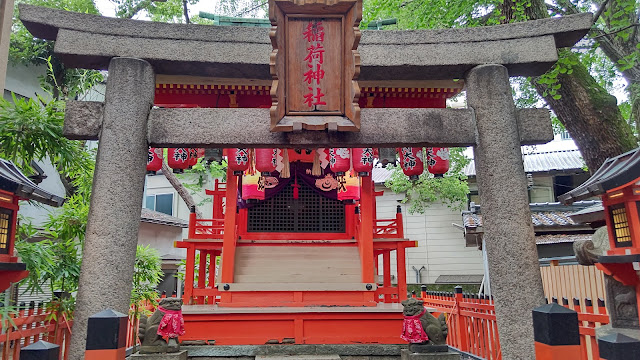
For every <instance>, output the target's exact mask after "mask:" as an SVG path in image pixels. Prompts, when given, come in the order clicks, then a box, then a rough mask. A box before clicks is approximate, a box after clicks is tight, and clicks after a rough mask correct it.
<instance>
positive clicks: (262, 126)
mask: <svg viewBox="0 0 640 360" xmlns="http://www.w3.org/2000/svg"><path fill="white" fill-rule="evenodd" d="M68 104H69V105H67V110H66V113H65V125H64V134H65V136H66V137H68V138H70V139H85V140H98V134H99V130H100V126H99V124H100V123H101V120H100V119H101V118H102V112H103V110H102V105H101V103H95V102H77V101H70V102H69V103H68ZM361 115H362V126H361V129H360V131H359V132H348V133H347V132H329V131H297V132H295V131H294V132H290V133H272V132H270V131H269V109H256V108H236V109H227V108H225V109H222V108H221V109H204V108H191V109H152V110H151V113H150V115H149V129H148V141H149V144H150V145H151V146H155V147H174V146H189V147H218V148H225V147H226V148H229V147H241V146H251V147H259V146H264V147H270V146H280V147H314V146H319V147H325V146H334V147H335V146H344V147H358V146H365V145H366V146H380V147H397V146H402V145H412V146H451V147H456V146H473V145H475V138H476V135H475V125H474V114H473V110H472V109H399V108H385V109H368V108H366V109H362V110H361ZM517 121H518V129H519V133H520V142H521V144H522V145H533V144H541V143H546V142H549V141H551V140H553V130H552V128H551V121H550V119H549V112H548V111H547V110H546V109H520V110H518V120H517Z"/></svg>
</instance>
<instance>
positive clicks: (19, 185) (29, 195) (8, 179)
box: [0, 159, 64, 207]
mask: <svg viewBox="0 0 640 360" xmlns="http://www.w3.org/2000/svg"><path fill="white" fill-rule="evenodd" d="M0 189H1V190H5V191H9V192H11V193H14V194H16V195H18V196H19V197H21V198H23V199H30V200H35V201H37V202H41V203H43V204H46V205H50V206H56V207H57V206H61V205H62V203H64V198H63V197H60V196H57V195H54V194H52V193H50V192H48V191H46V190H44V189H42V188H39V187H38V185H36V184H35V183H34V182H33V181H31V180H30V179H29V178H28V177H26V176H25V175H24V174H23V173H22V172H21V171H20V170H19V169H18V168H17V167H16V166H15V165H14V164H13V163H12V162H11V161H7V160H4V159H0Z"/></svg>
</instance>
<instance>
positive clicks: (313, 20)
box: [269, 0, 362, 131]
mask: <svg viewBox="0 0 640 360" xmlns="http://www.w3.org/2000/svg"><path fill="white" fill-rule="evenodd" d="M329 2H331V5H328V3H329ZM361 14H362V1H361V0H357V1H356V0H350V1H342V0H338V1H332V0H317V1H316V2H304V1H300V2H294V1H285V0H270V2H269V18H270V19H271V24H272V25H273V27H272V28H271V32H270V37H271V42H272V45H273V52H272V53H271V61H270V64H271V75H272V76H273V84H272V87H271V98H272V106H271V131H294V130H302V129H306V130H325V129H329V130H336V131H358V130H359V129H360V107H359V106H358V98H359V97H360V88H359V86H358V83H357V77H358V74H359V67H360V55H359V54H358V51H357V47H358V43H359V41H360V30H359V29H358V25H359V23H360V19H361V17H362V15H361Z"/></svg>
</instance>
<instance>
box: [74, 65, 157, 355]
mask: <svg viewBox="0 0 640 360" xmlns="http://www.w3.org/2000/svg"><path fill="white" fill-rule="evenodd" d="M154 92H155V75H154V72H153V69H152V68H151V65H149V63H148V62H146V61H144V60H140V59H133V58H113V59H112V60H111V62H110V63H109V77H108V79H107V90H106V94H105V96H106V100H105V103H104V116H103V119H102V130H101V131H100V135H99V138H100V141H99V143H98V155H97V159H96V168H95V172H94V174H93V191H92V193H91V205H90V210H89V220H88V222H87V232H86V237H85V240H84V251H83V254H82V259H83V260H82V270H81V272H80V282H79V288H78V299H77V303H76V309H75V312H74V319H73V333H72V335H71V350H70V356H69V359H71V360H81V359H83V358H84V349H85V342H86V338H87V320H88V318H89V316H91V315H93V314H95V313H98V312H100V311H103V310H106V309H112V310H115V311H118V312H121V313H123V314H127V313H128V312H129V301H130V300H129V299H130V297H131V287H132V283H131V279H132V278H133V266H134V263H135V257H136V246H137V244H138V229H139V227H140V211H141V210H142V200H141V199H142V195H143V191H144V177H145V173H146V165H147V154H148V146H147V118H148V116H149V111H150V110H151V106H152V105H153V97H154Z"/></svg>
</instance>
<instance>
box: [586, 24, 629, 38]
mask: <svg viewBox="0 0 640 360" xmlns="http://www.w3.org/2000/svg"><path fill="white" fill-rule="evenodd" d="M638 25H640V24H639V23H633V24H630V25H627V26H625V27H622V28H620V29H618V30H616V31H612V32H610V33H604V34H601V35H598V36H595V37H594V38H593V39H594V40H596V39H599V38H601V37H604V36H609V35H613V34H616V33H619V32H621V31H625V30H627V29H629V28H632V27H634V26H638Z"/></svg>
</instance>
